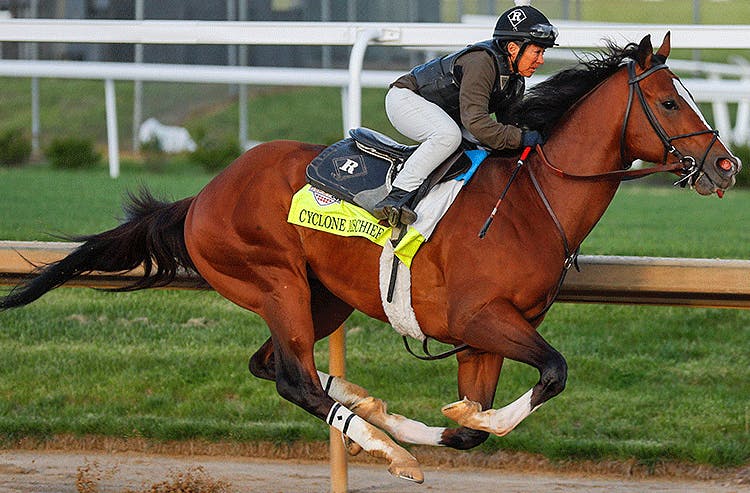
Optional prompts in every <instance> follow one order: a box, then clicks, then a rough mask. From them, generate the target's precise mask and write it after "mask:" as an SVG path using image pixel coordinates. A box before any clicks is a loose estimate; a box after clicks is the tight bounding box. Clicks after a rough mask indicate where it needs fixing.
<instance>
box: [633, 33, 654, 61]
mask: <svg viewBox="0 0 750 493" xmlns="http://www.w3.org/2000/svg"><path fill="white" fill-rule="evenodd" d="M653 56H654V47H653V46H652V45H651V35H650V34H647V35H645V36H644V37H643V39H642V40H641V42H640V43H638V54H637V59H636V62H638V65H640V67H641V68H642V69H646V68H647V67H649V66H650V65H651V58H652V57H653Z"/></svg>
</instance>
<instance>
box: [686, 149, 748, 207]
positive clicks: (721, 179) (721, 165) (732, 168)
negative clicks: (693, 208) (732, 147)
mask: <svg viewBox="0 0 750 493" xmlns="http://www.w3.org/2000/svg"><path fill="white" fill-rule="evenodd" d="M741 169H742V161H741V160H740V158H738V157H737V156H721V157H718V158H716V160H715V161H714V162H713V166H705V167H704V169H703V170H701V173H700V174H699V175H698V177H697V178H696V179H695V182H694V183H693V187H694V188H695V191H696V192H698V193H699V194H701V195H711V194H712V193H714V192H716V194H717V195H718V196H719V197H723V195H724V192H725V191H726V190H727V189H729V188H731V187H732V186H733V185H734V183H735V175H737V173H739V172H740V170H741Z"/></svg>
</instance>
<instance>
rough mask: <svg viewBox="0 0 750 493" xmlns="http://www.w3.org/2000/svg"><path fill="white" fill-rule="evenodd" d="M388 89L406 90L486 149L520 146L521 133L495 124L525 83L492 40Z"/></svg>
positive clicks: (431, 65)
mask: <svg viewBox="0 0 750 493" xmlns="http://www.w3.org/2000/svg"><path fill="white" fill-rule="evenodd" d="M393 86H395V87H403V88H406V89H410V90H412V91H414V92H416V93H417V94H419V95H420V96H422V97H423V98H425V99H427V100H428V101H431V102H433V103H435V104H437V105H438V106H440V107H441V108H442V109H443V110H445V111H446V113H448V114H449V115H450V116H451V117H452V118H453V119H454V120H456V121H457V122H458V123H459V124H461V125H463V126H464V127H465V128H466V129H467V130H468V131H469V132H470V133H471V134H472V135H474V137H476V138H477V139H478V140H479V141H480V142H481V143H482V144H484V145H486V146H488V147H491V148H493V149H505V148H511V149H515V148H518V147H520V145H521V130H520V129H519V128H517V127H515V126H513V125H505V124H503V123H498V122H503V120H504V119H503V116H504V113H505V110H506V109H507V108H508V107H509V106H510V105H511V104H512V103H513V102H514V101H516V100H518V99H520V98H521V97H523V92H524V88H525V84H524V79H523V77H521V76H519V75H517V74H514V73H513V72H512V71H511V70H510V68H509V67H508V62H507V56H506V55H505V54H504V53H502V52H501V51H500V50H499V48H498V47H497V45H496V43H495V42H494V41H493V40H490V41H483V42H481V43H477V44H474V45H471V46H468V47H466V48H464V49H463V50H460V51H458V52H455V53H452V54H450V55H446V56H444V57H440V58H436V59H433V60H430V61H429V62H427V63H425V64H423V65H419V66H417V67H415V68H414V69H413V70H412V71H411V72H410V73H409V74H406V75H404V76H403V77H401V78H399V79H398V80H397V81H396V82H394V83H393ZM491 114H495V115H496V120H497V121H496V120H495V119H493V118H492V117H491Z"/></svg>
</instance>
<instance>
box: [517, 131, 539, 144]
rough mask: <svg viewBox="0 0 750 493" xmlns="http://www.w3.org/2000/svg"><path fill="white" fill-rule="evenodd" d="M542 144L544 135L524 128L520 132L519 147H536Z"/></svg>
mask: <svg viewBox="0 0 750 493" xmlns="http://www.w3.org/2000/svg"><path fill="white" fill-rule="evenodd" d="M537 144H538V145H542V144H544V137H542V134H540V133H539V132H537V131H536V130H524V131H523V133H522V134H521V147H524V148H526V147H536V146H537Z"/></svg>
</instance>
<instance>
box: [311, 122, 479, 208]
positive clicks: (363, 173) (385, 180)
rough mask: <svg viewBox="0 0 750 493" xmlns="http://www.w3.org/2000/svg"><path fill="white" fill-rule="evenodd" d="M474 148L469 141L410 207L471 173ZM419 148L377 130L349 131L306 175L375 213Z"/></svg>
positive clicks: (320, 186) (432, 177)
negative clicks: (470, 154) (437, 188)
mask: <svg viewBox="0 0 750 493" xmlns="http://www.w3.org/2000/svg"><path fill="white" fill-rule="evenodd" d="M472 146H473V144H471V143H469V142H468V141H465V142H464V143H463V144H462V145H461V146H460V147H459V149H458V150H457V151H456V152H455V153H453V154H452V155H451V156H450V157H449V158H448V159H446V160H445V161H444V162H443V163H442V164H441V165H440V166H438V167H437V168H436V169H435V171H433V172H432V173H431V174H430V176H429V177H428V178H427V180H425V182H424V183H422V186H420V188H419V190H418V191H417V193H416V194H415V196H414V198H413V199H412V200H411V201H410V202H409V203H408V204H407V205H408V206H409V207H411V208H412V210H413V209H414V207H416V205H417V203H418V202H419V201H420V200H422V199H423V198H424V197H425V196H426V195H427V193H428V192H429V191H430V189H431V188H432V187H434V186H435V185H437V184H438V183H441V182H444V181H448V180H451V179H453V178H455V177H457V176H459V175H461V174H462V173H464V172H465V171H467V170H468V169H469V168H470V167H471V165H472V162H471V159H469V157H468V156H467V155H466V154H465V153H464V151H465V150H467V149H470V148H472ZM416 149H417V146H407V145H403V144H400V143H398V142H396V141H395V140H393V139H391V138H390V137H388V136H386V135H383V134H381V133H379V132H376V131H374V130H371V129H368V128H355V129H352V130H349V138H346V139H343V140H340V141H338V142H336V143H335V144H332V145H330V146H329V147H326V148H325V149H324V150H323V152H321V153H320V154H319V155H318V156H317V157H316V158H315V159H313V160H312V161H311V162H310V164H308V165H307V170H306V172H305V174H306V177H307V181H308V183H310V184H311V185H312V186H314V187H316V188H318V189H320V190H323V191H324V192H327V193H329V194H331V195H333V196H334V197H336V198H339V199H341V200H344V201H346V202H349V203H352V204H355V205H358V206H359V207H362V208H363V209H365V210H366V211H368V212H372V209H373V207H374V206H375V204H377V203H378V202H380V201H381V200H382V199H383V198H385V197H386V196H387V195H388V193H389V192H390V190H391V188H392V182H393V180H394V178H395V177H396V175H397V174H398V172H399V171H401V169H402V168H403V165H404V161H406V159H407V158H408V157H409V156H411V154H412V153H413V152H414V151H415V150H416Z"/></svg>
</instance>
